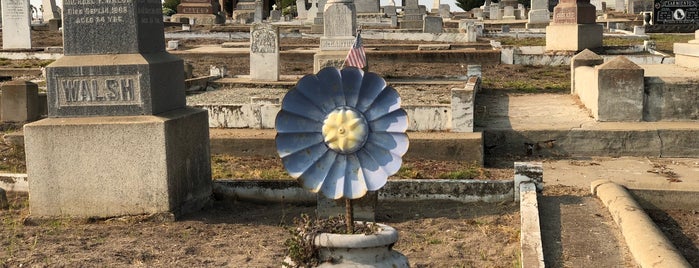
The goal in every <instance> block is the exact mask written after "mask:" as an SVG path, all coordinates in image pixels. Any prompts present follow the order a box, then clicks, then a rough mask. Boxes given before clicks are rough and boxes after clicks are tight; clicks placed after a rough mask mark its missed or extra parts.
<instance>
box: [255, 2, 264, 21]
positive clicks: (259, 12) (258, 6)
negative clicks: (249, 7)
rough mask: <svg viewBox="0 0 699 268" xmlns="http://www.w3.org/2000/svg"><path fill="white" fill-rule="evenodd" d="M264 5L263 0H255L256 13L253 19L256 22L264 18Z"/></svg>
mask: <svg viewBox="0 0 699 268" xmlns="http://www.w3.org/2000/svg"><path fill="white" fill-rule="evenodd" d="M262 5H263V3H262V0H255V15H254V16H253V21H254V22H255V23H260V22H262V20H263V19H264V17H263V12H262Z"/></svg>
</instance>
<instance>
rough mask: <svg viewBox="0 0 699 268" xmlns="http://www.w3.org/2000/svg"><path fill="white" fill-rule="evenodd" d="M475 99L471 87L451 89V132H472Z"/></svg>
mask: <svg viewBox="0 0 699 268" xmlns="http://www.w3.org/2000/svg"><path fill="white" fill-rule="evenodd" d="M476 80H478V77H476ZM475 99H476V91H475V90H474V89H473V88H452V89H451V115H452V120H451V125H452V126H451V131H452V132H473V115H474V107H475V103H474V101H475Z"/></svg>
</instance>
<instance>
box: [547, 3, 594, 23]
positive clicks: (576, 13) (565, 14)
mask: <svg viewBox="0 0 699 268" xmlns="http://www.w3.org/2000/svg"><path fill="white" fill-rule="evenodd" d="M596 17H597V15H596V11H595V6H593V5H592V4H590V1H589V0H581V1H577V0H561V1H560V2H559V3H558V5H556V7H555V8H553V23H555V24H592V23H595V18H596Z"/></svg>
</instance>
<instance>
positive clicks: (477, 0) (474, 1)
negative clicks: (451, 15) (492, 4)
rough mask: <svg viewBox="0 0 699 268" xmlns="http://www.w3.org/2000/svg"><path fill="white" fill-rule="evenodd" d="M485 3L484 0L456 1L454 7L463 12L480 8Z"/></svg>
mask: <svg viewBox="0 0 699 268" xmlns="http://www.w3.org/2000/svg"><path fill="white" fill-rule="evenodd" d="M483 3H485V0H456V6H457V7H459V8H461V9H463V10H464V11H470V10H471V9H474V8H477V7H480V6H482V5H483Z"/></svg>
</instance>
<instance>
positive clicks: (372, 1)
mask: <svg viewBox="0 0 699 268" xmlns="http://www.w3.org/2000/svg"><path fill="white" fill-rule="evenodd" d="M354 6H355V8H356V10H357V13H379V10H380V9H381V8H380V6H379V1H378V0H355V1H354Z"/></svg>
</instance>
